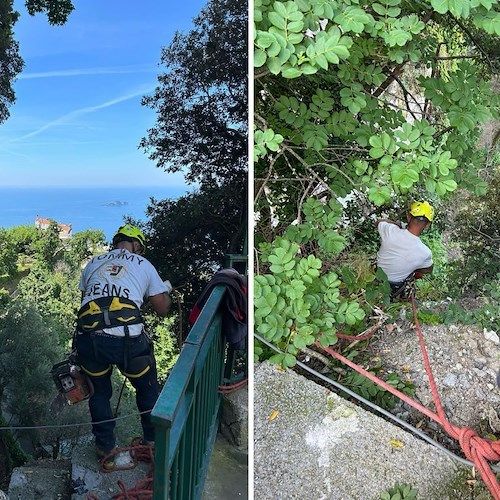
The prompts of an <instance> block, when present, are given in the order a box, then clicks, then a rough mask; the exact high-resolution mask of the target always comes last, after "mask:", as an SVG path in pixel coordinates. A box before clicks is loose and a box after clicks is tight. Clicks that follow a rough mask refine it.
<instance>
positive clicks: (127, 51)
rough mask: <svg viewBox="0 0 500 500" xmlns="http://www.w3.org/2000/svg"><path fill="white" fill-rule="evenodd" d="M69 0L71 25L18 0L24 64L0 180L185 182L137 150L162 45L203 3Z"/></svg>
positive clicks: (3, 131)
mask: <svg viewBox="0 0 500 500" xmlns="http://www.w3.org/2000/svg"><path fill="white" fill-rule="evenodd" d="M73 3H74V5H75V10H74V11H73V12H72V13H71V15H70V17H69V20H68V22H67V23H66V24H65V25H64V26H50V25H49V24H48V22H47V18H46V16H44V15H40V14H38V15H36V16H35V17H31V16H29V15H28V13H27V12H26V10H25V8H24V0H23V1H18V0H16V1H15V7H16V9H17V10H18V11H19V12H20V14H21V16H20V18H19V21H18V22H17V23H16V25H15V26H14V31H15V38H16V39H17V40H18V41H19V43H20V53H21V56H22V57H23V59H24V61H25V69H24V71H23V73H21V74H20V76H19V78H18V80H17V81H16V82H15V84H14V89H15V92H16V97H17V101H16V103H15V104H14V105H13V106H11V108H10V112H11V116H10V118H9V119H8V120H7V121H6V122H4V123H3V124H0V186H14V185H17V186H20V185H22V186H34V185H38V186H44V185H45V186H55V185H59V186H75V185H76V186H91V185H101V186H102V185H106V184H109V183H112V184H113V185H127V186H136V185H182V184H184V180H183V176H182V175H180V174H175V175H172V174H166V173H164V172H163V171H162V170H161V169H159V168H157V167H156V166H155V164H154V163H153V162H152V161H150V160H148V158H147V156H146V154H145V153H144V151H143V150H142V149H138V144H139V141H140V140H141V138H142V137H144V136H145V135H146V134H147V129H148V128H150V127H152V126H153V125H154V123H155V120H156V115H155V113H154V111H152V110H150V109H148V108H145V107H144V106H141V104H140V100H141V97H142V96H144V95H146V94H151V93H152V92H153V90H154V88H155V86H156V84H157V76H158V74H160V73H161V72H162V68H161V67H160V66H159V62H160V56H161V48H162V47H166V46H168V45H169V43H170V41H171V40H172V37H173V35H174V33H175V32H176V31H182V32H188V31H189V30H190V29H191V28H192V26H193V24H192V20H193V18H194V17H196V16H197V15H198V14H199V13H200V11H201V9H202V8H203V7H204V6H205V5H206V3H207V0H188V1H181V2H174V1H165V0H163V1H162V0H147V1H145V2H137V0H134V1H132V0H82V1H78V0H75V1H74V2H73Z"/></svg>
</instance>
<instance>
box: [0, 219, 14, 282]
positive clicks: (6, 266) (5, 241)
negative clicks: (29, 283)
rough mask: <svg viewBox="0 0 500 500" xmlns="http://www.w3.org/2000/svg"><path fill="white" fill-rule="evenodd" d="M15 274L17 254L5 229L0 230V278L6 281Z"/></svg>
mask: <svg viewBox="0 0 500 500" xmlns="http://www.w3.org/2000/svg"><path fill="white" fill-rule="evenodd" d="M16 272H17V253H16V249H15V246H14V244H13V242H12V240H11V238H10V235H9V233H8V232H7V231H5V229H1V228H0V278H2V277H4V276H5V277H6V278H7V279H9V278H12V277H13V276H15V274H16Z"/></svg>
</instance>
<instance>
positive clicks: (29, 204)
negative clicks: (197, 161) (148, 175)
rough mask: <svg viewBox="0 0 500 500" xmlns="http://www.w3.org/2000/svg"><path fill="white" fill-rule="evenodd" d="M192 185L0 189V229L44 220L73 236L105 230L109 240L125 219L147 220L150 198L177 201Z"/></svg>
mask: <svg viewBox="0 0 500 500" xmlns="http://www.w3.org/2000/svg"><path fill="white" fill-rule="evenodd" d="M192 189H193V187H192V186H164V185H163V186H137V187H133V186H111V187H110V186H60V185H56V186H0V227H1V228H4V229H9V228H11V227H17V226H21V225H27V226H31V225H34V224H35V219H36V218H37V217H41V218H44V219H52V220H55V221H56V222H58V223H60V224H67V225H71V227H72V233H73V234H74V233H77V232H81V231H85V230H87V229H95V230H102V231H104V234H105V236H106V239H107V240H108V241H110V240H111V238H112V236H113V234H114V233H115V231H116V229H117V228H118V227H119V226H120V225H122V224H123V221H124V217H126V216H130V217H132V218H134V219H135V220H139V221H145V220H147V218H146V214H145V212H146V209H147V207H148V205H149V204H150V199H151V198H155V199H157V200H163V199H177V198H179V197H180V196H183V195H184V194H187V193H188V192H190V191H192Z"/></svg>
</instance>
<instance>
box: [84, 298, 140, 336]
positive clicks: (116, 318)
mask: <svg viewBox="0 0 500 500" xmlns="http://www.w3.org/2000/svg"><path fill="white" fill-rule="evenodd" d="M142 322H143V320H142V314H141V310H140V309H139V307H137V304H136V303H135V302H134V301H133V300H130V299H126V298H124V297H100V298H98V299H94V300H91V301H90V302H87V303H86V304H84V305H83V306H82V307H81V308H80V310H79V311H78V320H77V328H78V330H79V331H81V332H83V333H93V332H96V331H97V330H102V329H104V328H113V327H116V326H129V325H137V324H138V323H142Z"/></svg>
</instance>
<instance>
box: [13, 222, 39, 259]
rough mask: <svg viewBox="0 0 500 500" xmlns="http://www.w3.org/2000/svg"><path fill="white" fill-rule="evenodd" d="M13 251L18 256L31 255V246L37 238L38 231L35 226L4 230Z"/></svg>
mask: <svg viewBox="0 0 500 500" xmlns="http://www.w3.org/2000/svg"><path fill="white" fill-rule="evenodd" d="M6 231H7V234H8V235H9V237H10V239H11V241H12V243H13V244H14V246H15V251H16V252H17V253H18V254H24V255H32V254H33V253H34V250H33V245H34V243H35V242H36V241H37V239H38V238H39V230H38V229H37V228H36V227H35V226H23V225H21V226H16V227H11V228H9V229H7V230H6Z"/></svg>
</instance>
